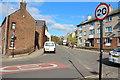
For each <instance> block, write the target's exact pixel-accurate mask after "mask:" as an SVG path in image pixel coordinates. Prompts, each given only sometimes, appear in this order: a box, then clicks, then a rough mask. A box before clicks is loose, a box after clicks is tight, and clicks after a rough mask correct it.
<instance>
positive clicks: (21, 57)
mask: <svg viewBox="0 0 120 80" xmlns="http://www.w3.org/2000/svg"><path fill="white" fill-rule="evenodd" d="M42 55H43V49H40V50H36V51H35V52H32V53H26V54H20V55H14V58H13V57H12V56H2V55H1V54H0V61H1V62H9V61H21V60H26V59H32V58H35V57H38V56H42Z"/></svg>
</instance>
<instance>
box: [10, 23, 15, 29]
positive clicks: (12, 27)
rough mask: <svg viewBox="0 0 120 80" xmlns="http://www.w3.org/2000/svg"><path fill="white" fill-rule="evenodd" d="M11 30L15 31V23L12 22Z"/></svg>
mask: <svg viewBox="0 0 120 80" xmlns="http://www.w3.org/2000/svg"><path fill="white" fill-rule="evenodd" d="M11 29H13V30H15V29H16V23H15V22H12V26H11Z"/></svg>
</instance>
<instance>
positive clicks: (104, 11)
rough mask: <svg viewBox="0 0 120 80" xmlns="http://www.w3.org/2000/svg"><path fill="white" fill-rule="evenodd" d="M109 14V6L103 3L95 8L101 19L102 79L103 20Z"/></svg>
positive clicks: (101, 51)
mask: <svg viewBox="0 0 120 80" xmlns="http://www.w3.org/2000/svg"><path fill="white" fill-rule="evenodd" d="M108 14H109V6H108V5H107V4H106V3H101V4H99V5H98V6H97V8H96V10H95V17H96V19H97V20H99V21H100V64H99V80H101V79H102V55H103V20H104V19H105V18H106V17H107V16H108Z"/></svg>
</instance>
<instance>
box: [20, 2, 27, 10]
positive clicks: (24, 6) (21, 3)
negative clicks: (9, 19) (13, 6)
mask: <svg viewBox="0 0 120 80" xmlns="http://www.w3.org/2000/svg"><path fill="white" fill-rule="evenodd" d="M20 9H21V10H26V2H25V1H24V0H22V2H20Z"/></svg>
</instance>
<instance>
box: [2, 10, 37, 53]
mask: <svg viewBox="0 0 120 80" xmlns="http://www.w3.org/2000/svg"><path fill="white" fill-rule="evenodd" d="M12 22H15V23H16V29H15V36H16V40H15V54H22V53H26V52H30V51H33V50H34V41H35V21H34V19H33V18H32V16H31V15H30V14H29V13H28V12H27V11H26V10H24V11H23V10H21V9H20V10H17V11H16V12H15V13H13V14H11V15H10V16H9V20H8V36H7V38H8V40H7V54H8V55H10V54H11V49H10V42H11V40H12V39H11V35H12V34H13V32H14V31H13V29H12V28H11V25H12ZM5 23H6V22H4V24H3V26H2V28H3V31H2V33H3V34H2V35H3V36H4V30H5Z"/></svg>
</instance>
